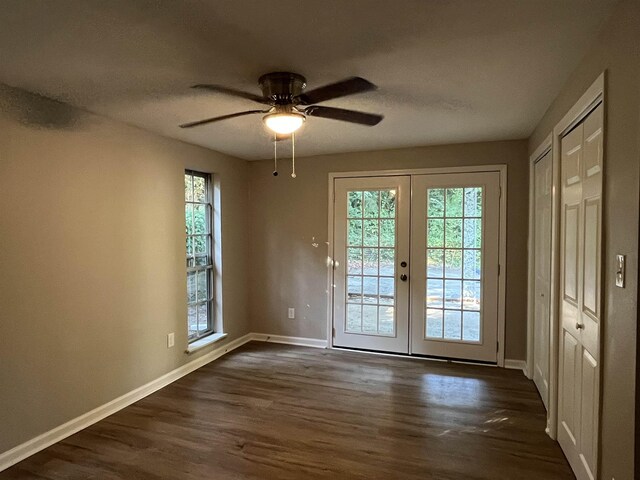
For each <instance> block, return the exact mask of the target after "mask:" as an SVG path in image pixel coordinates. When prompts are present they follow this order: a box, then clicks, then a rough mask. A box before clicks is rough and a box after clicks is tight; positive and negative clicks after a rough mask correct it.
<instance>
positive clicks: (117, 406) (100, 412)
mask: <svg viewBox="0 0 640 480" xmlns="http://www.w3.org/2000/svg"><path fill="white" fill-rule="evenodd" d="M251 340H253V334H251V333H248V334H247V335H244V336H242V337H240V338H237V339H235V340H232V341H231V342H229V343H226V344H224V345H221V346H219V347H218V348H216V349H214V350H212V351H210V352H209V353H207V354H206V355H203V356H201V357H198V358H196V359H195V360H193V361H191V362H189V363H187V364H185V365H183V366H181V367H179V368H176V369H175V370H172V371H171V372H169V373H166V374H164V375H162V376H161V377H158V378H156V379H155V380H152V381H151V382H149V383H147V384H145V385H142V386H141V387H138V388H136V389H135V390H132V391H130V392H128V393H125V394H124V395H122V396H121V397H118V398H116V399H114V400H111V401H110V402H108V403H105V404H104V405H101V406H99V407H97V408H94V409H93V410H91V411H90V412H87V413H85V414H83V415H80V416H79V417H76V418H74V419H73V420H70V421H68V422H67V423H64V424H62V425H60V426H58V427H56V428H54V429H53V430H49V431H48V432H45V433H43V434H42V435H39V436H37V437H35V438H32V439H31V440H28V441H26V442H24V443H22V444H20V445H18V446H16V447H14V448H12V449H11V450H7V451H6V452H2V453H0V472H1V471H3V470H5V469H7V468H9V467H10V466H11V465H15V464H16V463H18V462H19V461H21V460H24V459H25V458H27V457H29V456H31V455H33V454H34V453H37V452H39V451H40V450H44V449H45V448H47V447H48V446H50V445H53V444H54V443H56V442H59V441H60V440H63V439H65V438H67V437H69V436H71V435H73V434H74V433H76V432H79V431H80V430H82V429H84V428H87V427H89V426H91V425H93V424H94V423H96V422H99V421H100V420H102V419H103V418H106V417H108V416H109V415H112V414H114V413H116V412H117V411H119V410H122V409H123V408H125V407H127V406H129V405H131V404H132V403H135V402H137V401H138V400H141V399H142V398H144V397H146V396H147V395H150V394H152V393H153V392H155V391H157V390H160V389H161V388H163V387H166V386H167V385H169V384H170V383H173V382H175V381H176V380H178V379H179V378H181V377H184V376H185V375H187V374H189V373H191V372H193V371H194V370H197V369H198V368H200V367H202V366H203V365H206V364H207V363H209V362H212V361H213V360H215V359H217V358H219V357H221V356H222V355H224V354H225V353H228V352H230V351H232V350H235V349H236V348H238V347H240V346H242V345H244V344H245V343H247V342H250V341H251Z"/></svg>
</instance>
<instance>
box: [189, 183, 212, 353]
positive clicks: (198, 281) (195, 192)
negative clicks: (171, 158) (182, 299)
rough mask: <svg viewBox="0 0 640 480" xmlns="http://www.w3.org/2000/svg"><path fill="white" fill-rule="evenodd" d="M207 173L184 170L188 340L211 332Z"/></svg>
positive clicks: (210, 264)
mask: <svg viewBox="0 0 640 480" xmlns="http://www.w3.org/2000/svg"><path fill="white" fill-rule="evenodd" d="M211 197H212V194H211V176H210V175H209V174H206V173H199V172H193V171H190V170H187V171H185V174H184V200H185V210H184V211H185V231H186V242H187V259H186V266H187V328H188V333H189V342H193V341H195V340H198V339H200V338H202V337H205V336H207V335H209V334H211V333H213V319H212V316H213V313H212V312H213V285H212V284H213V258H212V232H211V212H212V207H213V205H212V201H211Z"/></svg>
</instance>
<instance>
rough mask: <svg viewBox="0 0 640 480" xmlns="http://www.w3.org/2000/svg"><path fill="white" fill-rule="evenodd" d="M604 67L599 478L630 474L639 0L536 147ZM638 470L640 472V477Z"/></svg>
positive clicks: (622, 12) (616, 22) (595, 50)
mask: <svg viewBox="0 0 640 480" xmlns="http://www.w3.org/2000/svg"><path fill="white" fill-rule="evenodd" d="M605 69H606V70H607V107H606V116H607V118H606V123H607V127H606V128H607V130H606V160H605V207H604V228H605V230H604V236H605V248H604V252H605V256H604V266H605V282H604V308H605V312H606V313H605V319H604V324H603V330H602V332H603V351H602V353H603V356H602V368H603V399H602V425H601V426H602V458H601V468H602V478H603V479H606V480H609V479H611V477H615V478H616V479H631V478H634V474H633V441H634V440H633V435H634V420H633V419H634V405H635V403H634V382H635V359H636V351H635V349H636V342H635V338H636V320H637V304H636V302H637V288H638V286H637V278H638V277H637V275H638V273H637V272H638V270H637V267H638V179H639V164H640V162H639V159H640V137H639V134H638V132H639V131H640V121H639V115H638V112H639V110H638V106H639V105H640V89H639V86H640V2H638V1H637V0H631V1H625V2H622V3H621V4H619V5H618V6H617V7H616V9H615V10H614V12H613V14H612V16H611V18H610V19H609V20H608V22H607V24H606V25H605V27H604V29H603V31H602V34H601V35H600V36H599V37H598V38H597V39H595V44H594V45H593V47H592V48H591V50H590V51H589V53H588V54H587V56H586V57H585V58H584V60H583V61H582V63H581V64H580V66H579V67H578V69H577V70H576V71H575V72H574V73H573V75H572V76H571V78H570V80H569V81H568V82H567V84H566V86H565V87H564V88H563V90H562V92H561V93H560V95H559V96H558V98H557V99H556V100H555V101H554V102H553V104H552V105H551V107H550V108H549V110H548V111H547V113H546V114H545V116H544V118H543V119H542V121H541V122H540V124H539V125H538V127H537V128H536V130H535V132H534V133H533V135H532V136H531V139H530V142H529V150H530V151H533V149H535V148H536V147H537V145H538V144H539V143H540V142H541V141H542V139H543V138H544V137H545V136H546V135H547V134H548V133H549V132H550V131H551V130H552V129H553V127H554V126H555V124H556V123H557V122H558V121H559V120H560V119H561V118H562V117H563V116H564V114H565V113H566V112H567V111H568V110H569V109H570V108H571V106H572V105H573V104H574V103H575V102H576V101H577V100H578V98H580V96H581V95H582V94H583V93H584V91H585V90H586V89H587V88H588V87H589V85H591V83H593V81H594V80H595V79H596V78H597V77H598V75H599V74H600V73H601V72H602V71H603V70H605ZM617 253H622V254H625V255H627V262H628V267H627V268H628V274H627V287H626V288H625V289H620V288H616V287H615V286H614V272H615V270H614V259H615V254H617ZM636 478H637V477H636Z"/></svg>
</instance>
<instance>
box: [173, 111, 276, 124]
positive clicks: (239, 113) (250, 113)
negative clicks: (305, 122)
mask: <svg viewBox="0 0 640 480" xmlns="http://www.w3.org/2000/svg"><path fill="white" fill-rule="evenodd" d="M268 111H269V110H248V111H246V112H238V113H231V114H229V115H222V116H221V117H213V118H205V119H204V120H198V121H197V122H190V123H183V124H182V125H180V128H191V127H197V126H198V125H204V124H206V123H213V122H219V121H220V120H227V119H229V118H235V117H243V116H244V115H253V114H255V113H267V112H268Z"/></svg>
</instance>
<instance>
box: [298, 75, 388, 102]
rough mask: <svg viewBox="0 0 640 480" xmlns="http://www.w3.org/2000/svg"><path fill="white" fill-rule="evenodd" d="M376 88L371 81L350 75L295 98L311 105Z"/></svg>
mask: <svg viewBox="0 0 640 480" xmlns="http://www.w3.org/2000/svg"><path fill="white" fill-rule="evenodd" d="M377 88H378V87H376V86H375V85H374V84H373V83H371V82H370V81H368V80H365V79H364V78H360V77H351V78H347V79H345V80H342V81H340V82H337V83H332V84H330V85H325V86H324V87H320V88H316V89H315V90H311V91H309V92H305V93H303V94H302V95H299V96H298V97H296V100H297V101H298V102H299V103H300V104H302V105H311V104H312V103H320V102H325V101H327V100H332V99H334V98H340V97H346V96H347V95H354V94H356V93H363V92H369V91H371V90H376V89H377Z"/></svg>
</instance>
